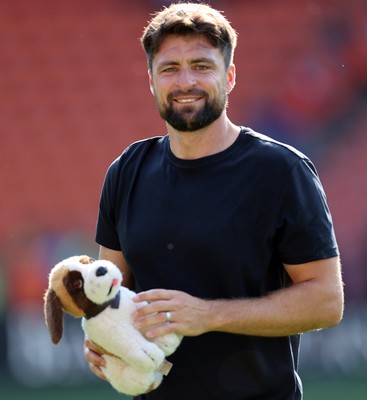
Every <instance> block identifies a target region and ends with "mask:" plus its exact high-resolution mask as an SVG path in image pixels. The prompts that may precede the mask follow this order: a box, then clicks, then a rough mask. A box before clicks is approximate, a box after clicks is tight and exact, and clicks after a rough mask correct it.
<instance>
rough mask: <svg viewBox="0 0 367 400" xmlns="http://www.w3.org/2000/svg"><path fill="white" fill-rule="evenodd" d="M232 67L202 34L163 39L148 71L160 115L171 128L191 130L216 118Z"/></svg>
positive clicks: (225, 95) (219, 112) (226, 90)
mask: <svg viewBox="0 0 367 400" xmlns="http://www.w3.org/2000/svg"><path fill="white" fill-rule="evenodd" d="M232 73H233V71H232V67H231V68H230V72H227V71H226V70H225V66H224V60H223V56H222V54H221V52H220V51H219V50H218V49H216V48H215V47H213V45H212V44H211V43H210V42H209V41H208V40H207V39H206V38H205V37H204V36H192V35H191V36H178V35H171V36H168V37H167V38H165V39H164V41H163V43H162V44H161V46H160V49H159V51H158V52H157V54H156V55H155V57H154V59H153V64H152V71H151V72H150V73H149V78H150V87H151V90H152V92H153V94H154V96H155V99H156V103H157V107H158V111H159V113H160V115H161V117H162V118H163V119H164V120H165V121H166V122H167V123H168V124H169V125H171V126H172V127H173V128H174V129H176V130H178V131H181V132H193V131H197V130H199V129H202V128H205V127H206V126H208V125H210V124H211V123H212V122H214V121H215V120H217V119H218V118H219V117H220V115H221V114H222V112H223V110H224V109H225V107H226V105H227V93H228V92H229V91H230V89H231V88H232V86H231V83H230V82H229V81H231V79H232V78H233V77H232V75H231V74H232Z"/></svg>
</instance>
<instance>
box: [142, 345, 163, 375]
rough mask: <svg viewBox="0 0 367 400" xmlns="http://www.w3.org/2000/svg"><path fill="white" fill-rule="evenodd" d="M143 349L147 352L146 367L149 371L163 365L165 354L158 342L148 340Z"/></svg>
mask: <svg viewBox="0 0 367 400" xmlns="http://www.w3.org/2000/svg"><path fill="white" fill-rule="evenodd" d="M141 351H142V352H143V353H144V354H145V363H144V364H145V365H144V368H147V371H154V370H157V369H158V368H159V367H160V366H161V365H162V363H163V361H164V358H165V354H164V351H163V350H161V349H160V348H159V347H158V346H157V345H156V344H154V343H150V342H148V343H147V344H146V345H145V346H143V347H142V349H141Z"/></svg>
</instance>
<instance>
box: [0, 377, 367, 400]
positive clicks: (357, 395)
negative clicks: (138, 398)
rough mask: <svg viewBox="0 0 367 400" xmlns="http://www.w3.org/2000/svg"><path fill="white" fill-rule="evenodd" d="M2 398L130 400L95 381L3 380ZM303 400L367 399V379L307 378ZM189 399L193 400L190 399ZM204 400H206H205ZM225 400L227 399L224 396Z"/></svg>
mask: <svg viewBox="0 0 367 400" xmlns="http://www.w3.org/2000/svg"><path fill="white" fill-rule="evenodd" d="M0 385H1V386H0V387H1V389H0V396H1V398H2V399H8V398H10V399H12V400H50V399H52V400H83V399H88V400H101V399H104V400H128V399H129V397H126V396H122V395H120V394H118V393H116V392H115V391H114V390H112V389H111V388H109V387H108V386H107V384H104V383H101V384H93V385H91V386H89V387H72V388H61V387H49V388H42V389H30V388H25V387H22V386H19V385H16V384H14V383H12V384H11V383H9V382H8V383H6V382H0ZM304 392H305V395H304V400H366V399H367V381H366V380H348V381H346V380H338V381H326V380H320V381H307V380H306V381H305V382H304ZM187 400H190V399H187ZM203 400H205V399H203ZM223 400H225V399H223Z"/></svg>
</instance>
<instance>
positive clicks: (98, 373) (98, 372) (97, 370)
mask: <svg viewBox="0 0 367 400" xmlns="http://www.w3.org/2000/svg"><path fill="white" fill-rule="evenodd" d="M89 369H90V370H91V371H92V372H93V374H94V375H96V376H97V377H98V378H100V379H102V380H104V381H106V382H108V379H107V378H106V375H105V374H104V373H103V371H102V369H101V368H100V367H97V366H96V365H94V364H89Z"/></svg>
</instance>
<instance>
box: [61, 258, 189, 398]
mask: <svg viewBox="0 0 367 400" xmlns="http://www.w3.org/2000/svg"><path fill="white" fill-rule="evenodd" d="M79 260H80V257H79V256H77V257H70V258H69V259H66V260H64V261H62V262H61V263H60V264H61V265H62V266H63V267H65V268H66V269H68V270H69V271H75V270H77V271H80V272H81V274H82V276H83V279H84V293H85V295H86V296H87V298H88V299H89V300H91V301H92V302H93V303H96V304H103V303H105V302H106V301H108V300H111V299H113V298H114V297H115V296H116V294H117V292H118V291H120V304H119V307H118V308H117V309H115V308H111V307H107V308H106V309H105V310H103V311H102V312H101V313H100V314H98V315H97V316H95V317H92V318H89V319H86V318H82V327H83V329H84V331H85V333H86V334H87V336H88V338H89V339H90V340H92V341H93V342H95V343H96V344H97V345H99V346H100V347H102V348H103V349H105V350H106V352H107V354H105V355H104V356H103V357H104V358H105V360H106V363H107V366H106V368H103V372H104V374H105V375H106V377H107V379H108V380H109V382H110V383H111V385H112V386H113V387H114V388H115V389H116V390H117V391H119V392H122V393H125V394H128V395H134V396H135V395H138V394H142V393H146V392H147V391H150V390H152V389H155V388H157V387H158V386H159V385H160V383H161V381H162V378H163V374H162V372H160V368H161V366H162V364H163V363H164V361H165V356H167V355H170V354H172V353H173V352H174V351H175V350H176V348H177V347H178V346H179V344H180V342H181V339H182V337H180V336H179V335H176V334H168V335H165V336H162V337H159V338H158V339H157V340H156V343H154V341H149V340H148V339H146V338H145V336H144V335H143V334H141V333H140V332H139V331H138V330H137V329H135V328H134V326H133V319H132V317H131V314H132V313H133V312H134V310H136V308H137V307H141V304H139V305H138V304H137V303H134V302H133V301H132V297H133V296H134V295H135V293H134V292H132V291H130V290H128V289H127V288H125V287H122V286H120V284H121V282H122V274H121V272H120V270H119V269H118V268H117V267H116V266H115V265H114V264H113V263H111V262H109V261H106V260H96V261H94V260H93V262H91V263H88V264H83V263H81V262H80V261H79ZM100 267H103V268H105V269H106V270H107V271H106V272H105V271H103V272H105V273H104V274H103V275H101V274H100V275H98V273H97V270H98V269H99V268H100ZM99 271H100V270H99Z"/></svg>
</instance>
